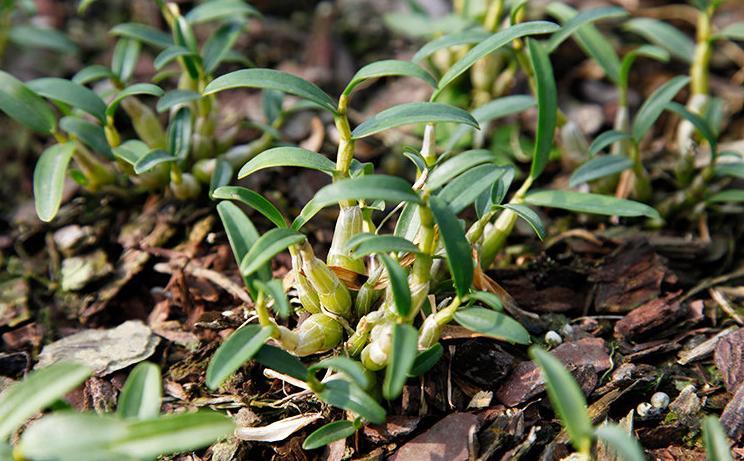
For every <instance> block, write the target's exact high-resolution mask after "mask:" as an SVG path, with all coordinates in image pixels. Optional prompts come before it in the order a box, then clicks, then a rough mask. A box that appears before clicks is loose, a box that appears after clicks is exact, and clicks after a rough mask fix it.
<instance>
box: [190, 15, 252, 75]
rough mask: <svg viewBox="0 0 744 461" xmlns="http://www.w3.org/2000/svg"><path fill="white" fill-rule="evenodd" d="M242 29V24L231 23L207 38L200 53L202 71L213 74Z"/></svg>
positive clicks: (237, 22) (238, 22)
mask: <svg viewBox="0 0 744 461" xmlns="http://www.w3.org/2000/svg"><path fill="white" fill-rule="evenodd" d="M244 27H245V26H244V24H243V23H242V22H240V21H232V22H229V23H227V24H224V25H223V26H222V27H220V28H219V29H217V31H215V33H214V34H213V35H212V36H211V37H209V40H207V43H205V44H204V47H203V48H202V53H201V55H202V60H203V62H204V70H205V71H206V72H207V73H208V74H211V73H212V72H214V71H215V70H216V69H217V67H218V66H219V65H220V63H222V60H223V59H224V58H225V56H227V53H228V51H230V48H232V46H233V44H234V43H235V41H236V40H237V39H238V36H239V35H240V33H241V32H242V31H243V28H244Z"/></svg>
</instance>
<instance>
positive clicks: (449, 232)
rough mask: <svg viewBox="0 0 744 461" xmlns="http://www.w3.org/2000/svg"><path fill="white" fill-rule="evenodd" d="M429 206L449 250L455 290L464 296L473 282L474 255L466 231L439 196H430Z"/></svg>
mask: <svg viewBox="0 0 744 461" xmlns="http://www.w3.org/2000/svg"><path fill="white" fill-rule="evenodd" d="M429 206H430V207H431V212H432V214H433V215H434V221H435V222H436V223H437V226H439V235H440V236H441V238H442V240H443V241H444V249H445V251H446V252H447V265H448V266H449V269H450V273H451V274H452V281H453V282H454V285H455V291H456V292H457V296H459V297H460V298H462V297H464V296H465V295H466V294H467V293H468V291H469V290H470V286H471V285H472V284H473V255H472V249H471V247H470V243H469V242H468V239H467V238H466V237H465V232H464V231H463V229H462V226H461V225H460V221H458V219H457V216H456V215H455V214H454V213H453V212H452V210H451V209H450V208H449V206H447V204H446V203H445V202H444V201H443V200H442V199H440V198H438V197H431V198H429Z"/></svg>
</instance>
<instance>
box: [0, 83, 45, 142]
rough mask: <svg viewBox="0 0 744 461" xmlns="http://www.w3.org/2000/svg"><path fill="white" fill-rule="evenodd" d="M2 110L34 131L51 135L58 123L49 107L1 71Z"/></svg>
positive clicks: (0, 92) (0, 99)
mask: <svg viewBox="0 0 744 461" xmlns="http://www.w3.org/2000/svg"><path fill="white" fill-rule="evenodd" d="M0 110H2V111H3V112H5V114H6V115H7V116H8V117H10V118H12V119H13V120H15V121H17V122H19V123H21V124H23V125H25V126H26V127H27V128H30V129H31V130H33V131H36V132H38V133H43V134H49V133H51V132H52V131H53V130H54V126H55V123H56V120H55V117H54V112H52V110H51V109H50V108H49V105H48V104H47V103H46V102H45V101H44V100H43V99H41V97H39V95H37V94H36V93H34V92H33V91H31V90H30V89H29V88H28V87H27V86H26V85H24V84H23V83H21V81H20V80H18V79H17V78H15V77H13V76H12V75H10V74H9V73H7V72H4V71H2V70H0Z"/></svg>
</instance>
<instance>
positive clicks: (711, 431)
mask: <svg viewBox="0 0 744 461" xmlns="http://www.w3.org/2000/svg"><path fill="white" fill-rule="evenodd" d="M703 445H705V453H706V455H707V458H708V461H733V457H732V456H731V444H730V442H729V441H728V439H727V438H726V431H725V430H724V429H723V426H722V425H721V422H720V421H718V418H716V417H715V416H713V415H708V416H706V417H705V419H703Z"/></svg>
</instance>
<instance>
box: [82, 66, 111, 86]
mask: <svg viewBox="0 0 744 461" xmlns="http://www.w3.org/2000/svg"><path fill="white" fill-rule="evenodd" d="M113 77H114V74H113V73H112V72H111V69H109V68H108V67H106V66H102V65H100V64H93V65H92V66H88V67H84V68H83V69H82V70H80V71H79V72H78V73H77V74H75V76H74V77H72V81H73V82H75V83H79V84H80V85H85V84H86V83H91V82H95V81H97V80H103V79H107V78H108V79H111V78H113Z"/></svg>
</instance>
